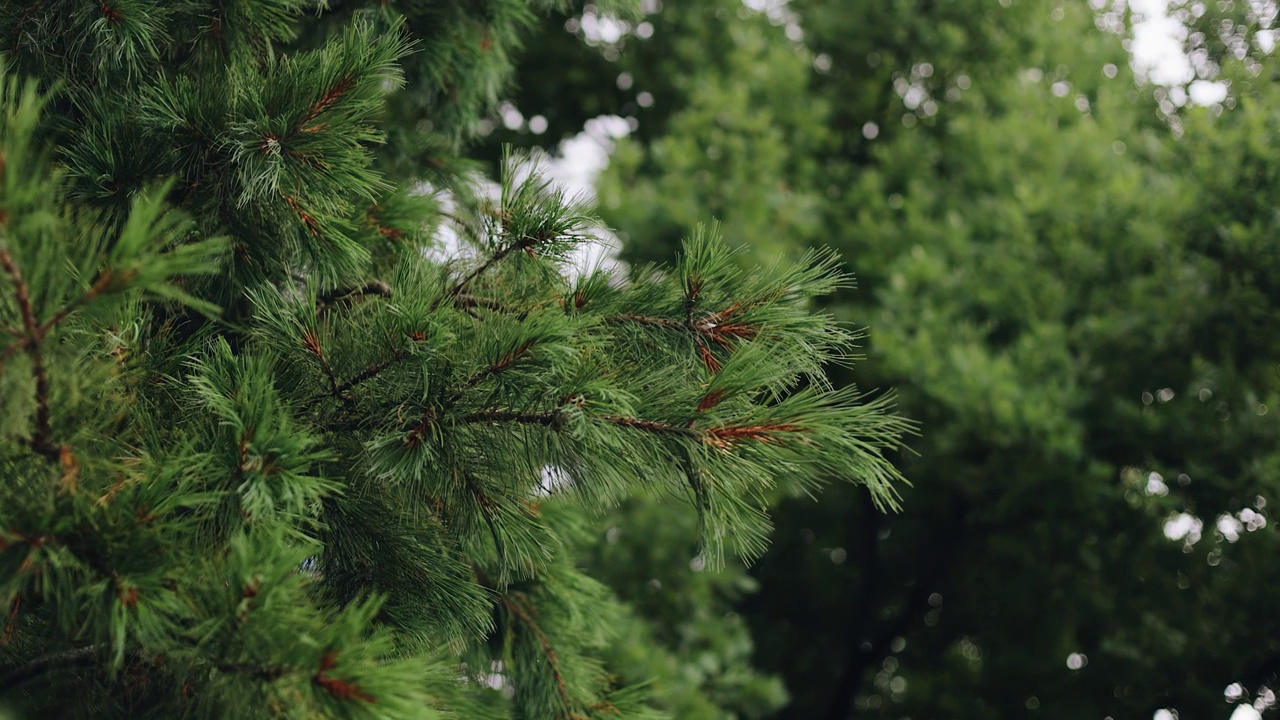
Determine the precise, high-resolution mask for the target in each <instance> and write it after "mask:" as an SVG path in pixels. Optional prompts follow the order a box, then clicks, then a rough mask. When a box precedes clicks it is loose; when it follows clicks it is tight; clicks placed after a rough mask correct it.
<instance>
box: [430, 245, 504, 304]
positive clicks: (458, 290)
mask: <svg viewBox="0 0 1280 720" xmlns="http://www.w3.org/2000/svg"><path fill="white" fill-rule="evenodd" d="M518 247H520V243H519V242H513V243H511V244H510V245H507V246H506V247H504V248H502V249H501V250H499V251H497V252H496V253H494V254H493V255H490V256H489V259H488V260H485V261H484V263H482V264H481V265H480V266H479V267H477V268H475V269H474V270H472V271H471V272H469V273H467V274H466V275H465V276H464V277H463V278H462V279H461V280H459V281H458V282H457V284H455V285H454V286H453V287H451V288H449V290H448V292H447V293H445V294H446V295H448V296H449V297H451V298H456V297H458V296H459V295H460V294H462V291H463V289H464V288H466V287H467V284H468V283H470V282H471V281H472V280H475V279H476V278H478V277H480V276H481V275H483V274H484V273H485V272H487V271H488V270H489V268H491V267H493V266H494V265H496V264H497V263H498V262H500V261H501V260H502V259H503V258H505V257H506V256H508V255H510V254H511V253H512V252H513V251H514V250H515V249H516V248H518Z"/></svg>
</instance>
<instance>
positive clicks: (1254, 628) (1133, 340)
mask: <svg viewBox="0 0 1280 720" xmlns="http://www.w3.org/2000/svg"><path fill="white" fill-rule="evenodd" d="M1005 5H1007V6H1008V7H1005ZM771 7H772V6H771ZM1174 9H1175V11H1176V12H1177V13H1178V15H1177V16H1178V17H1179V18H1180V19H1182V20H1183V21H1185V22H1187V23H1189V24H1190V25H1191V28H1190V31H1189V32H1188V34H1187V38H1186V41H1187V45H1188V49H1189V50H1190V52H1191V58H1192V60H1193V61H1194V64H1193V69H1194V70H1195V72H1196V73H1197V75H1196V76H1195V77H1196V78H1198V79H1201V80H1217V81H1225V82H1229V95H1228V96H1227V97H1226V98H1225V99H1224V100H1223V101H1222V102H1221V103H1219V104H1214V105H1210V106H1207V107H1194V106H1191V105H1190V104H1188V103H1187V102H1186V98H1187V92H1186V88H1185V87H1176V88H1166V87H1153V86H1152V85H1150V84H1146V83H1144V81H1143V80H1142V79H1141V78H1135V77H1134V75H1133V74H1132V72H1131V70H1130V57H1129V55H1128V53H1127V52H1126V50H1125V46H1124V43H1125V42H1127V40H1126V37H1125V36H1126V35H1128V34H1129V33H1130V22H1131V21H1132V19H1133V18H1131V17H1130V16H1129V14H1128V10H1127V9H1126V8H1125V7H1124V6H1123V5H1116V6H1112V5H1106V4H1102V5H1098V4H1095V5H1093V6H1088V5H1086V4H1084V3H1050V2H1043V3H1041V2H1016V1H1015V2H1012V3H1002V4H1001V5H1000V6H999V7H997V6H994V5H992V4H990V3H964V2H951V3H924V2H920V3H912V2H907V3H850V2H844V1H840V0H819V1H814V2H808V1H803V2H802V1H799V0H797V1H796V2H792V3H788V4H787V5H786V6H785V7H784V8H777V7H772V9H771V10H769V11H767V12H754V13H753V12H749V11H746V10H744V9H743V8H742V7H741V6H739V5H738V4H737V3H732V2H723V3H720V2H705V3H681V4H679V7H675V6H674V5H673V4H670V3H669V4H667V5H665V6H663V7H662V8H661V10H660V12H656V13H655V14H654V15H651V16H650V17H648V18H646V21H647V22H649V23H650V24H651V25H652V27H653V28H654V31H653V33H652V37H651V38H650V39H644V38H641V37H640V36H639V35H636V34H632V35H628V36H626V37H625V38H624V39H623V40H622V41H621V42H620V43H619V45H621V49H620V55H619V59H618V61H617V63H616V64H611V63H609V62H608V60H607V58H606V59H605V60H604V61H598V60H592V59H591V58H593V57H594V56H596V55H599V54H600V50H599V44H598V43H597V45H596V46H594V47H593V46H591V45H580V46H579V53H580V54H581V55H582V56H583V57H584V60H583V62H582V63H581V64H580V66H584V67H598V68H600V75H599V76H597V77H593V78H590V79H589V81H586V82H583V84H581V85H575V86H573V87H572V89H567V88H564V87H559V88H558V89H557V90H556V91H555V92H554V93H552V92H539V91H538V88H540V87H542V86H543V85H544V84H545V82H546V81H545V80H538V79H528V80H526V79H524V78H521V86H522V87H527V86H531V87H532V88H533V90H532V91H523V92H522V93H521V94H519V95H516V96H515V97H516V98H518V100H517V106H518V107H519V108H520V110H521V111H522V112H523V113H525V114H526V115H533V114H535V113H536V114H544V115H546V116H547V117H551V116H553V115H554V114H555V112H556V111H555V110H554V109H544V108H543V107H542V106H541V105H538V104H537V103H538V102H539V101H543V102H549V101H550V100H552V99H554V98H555V97H574V98H578V97H580V96H582V95H584V94H586V95H592V94H593V93H594V94H596V95H598V96H600V97H604V98H613V97H615V96H616V93H615V91H614V87H616V86H617V83H616V82H615V78H616V77H619V73H627V74H628V76H629V77H631V78H634V79H636V82H635V83H634V84H633V85H631V87H630V90H629V93H630V99H632V100H634V98H635V97H638V94H639V93H649V94H650V95H651V96H652V102H651V103H649V104H650V107H651V108H652V110H646V109H644V108H641V107H638V106H637V107H635V108H632V107H630V106H628V105H627V104H625V103H622V104H613V105H608V104H607V103H604V102H600V103H599V105H600V106H601V107H603V108H606V109H605V110H604V111H605V112H613V113H618V114H620V115H623V116H624V117H626V116H630V117H634V118H635V119H636V121H637V123H638V126H637V131H636V132H635V133H634V134H633V135H632V136H630V137H628V138H627V139H625V140H623V141H621V142H620V143H619V146H618V148H617V150H616V151H615V152H614V154H613V155H612V157H611V159H610V165H609V168H608V169H607V170H606V171H605V173H604V175H603V176H602V177H601V179H600V184H599V191H600V196H601V202H602V206H603V208H604V209H605V215H606V217H607V218H609V220H610V221H611V223H612V224H613V225H614V226H615V227H616V228H617V229H618V230H619V232H620V234H622V235H623V236H624V237H625V238H627V239H628V242H629V244H628V246H627V248H626V250H625V251H624V255H625V256H627V257H630V258H654V257H662V256H665V255H668V254H670V252H671V251H672V248H673V247H674V246H673V240H674V239H675V238H678V237H679V236H680V235H681V234H682V232H683V228H685V227H688V226H689V224H690V223H692V222H693V218H696V217H698V216H699V213H700V212H702V213H705V212H712V213H714V214H716V215H717V216H719V217H721V218H722V219H723V221H724V222H725V225H726V227H732V228H735V232H734V237H736V238H741V239H744V240H748V241H749V242H751V243H753V252H755V253H758V254H760V255H764V256H770V255H777V254H779V253H786V252H796V251H797V250H798V248H795V247H794V246H789V244H788V241H786V240H783V238H800V239H806V240H808V241H810V242H813V241H819V242H832V243H835V244H836V245H837V246H838V247H840V248H841V249H842V250H843V251H844V252H845V253H846V254H847V255H848V256H849V257H851V258H853V259H854V260H855V262H856V265H857V269H858V271H859V272H858V274H859V286H860V287H859V288H858V289H857V290H856V291H851V292H846V293H843V294H842V295H841V296H839V299H838V301H837V304H835V305H834V306H833V309H834V311H835V312H836V313H837V314H839V315H840V316H842V317H846V318H851V319H856V320H857V321H859V322H865V323H868V324H869V325H870V327H871V328H872V333H871V335H870V338H869V340H868V345H867V352H868V354H869V355H870V357H872V358H873V359H874V362H872V363H869V364H867V365H866V366H862V367H860V368H859V369H858V370H857V371H855V372H854V373H852V374H848V375H843V376H842V377H844V378H846V379H847V380H854V379H856V380H857V381H859V382H860V383H861V384H862V385H864V386H872V387H874V386H879V385H893V386H895V387H898V388H900V389H901V392H902V402H903V406H904V410H905V412H906V414H908V415H909V416H911V417H913V418H917V419H919V420H920V421H921V422H922V437H921V439H920V440H919V441H918V442H913V443H912V447H913V449H914V450H915V451H916V452H914V453H912V454H908V455H905V456H903V457H901V458H899V463H900V466H901V467H902V468H903V469H904V471H905V472H906V473H907V474H908V476H909V477H911V478H912V480H913V488H912V489H911V490H910V491H908V492H907V493H906V502H907V506H908V507H909V508H910V511H909V512H907V513H904V514H902V515H900V516H893V517H881V516H879V515H878V514H876V513H875V512H874V506H873V504H872V503H871V502H870V501H869V498H868V497H867V496H865V495H863V494H861V493H859V492H857V491H856V490H837V491H835V492H831V493H828V494H826V495H824V499H823V502H822V503H820V504H812V503H809V502H806V501H804V500H786V501H783V502H782V503H780V504H779V505H778V506H777V509H776V511H775V514H776V516H777V530H776V532H775V543H774V544H773V545H772V546H771V548H770V550H769V551H768V553H766V555H765V557H764V558H762V560H761V561H760V562H758V563H757V564H756V565H755V566H753V567H752V569H751V575H752V576H753V577H754V578H756V579H757V580H758V581H759V586H760V592H759V593H757V594H754V595H750V596H746V597H745V598H744V599H743V600H742V601H741V602H740V604H739V607H740V609H741V611H742V612H743V613H744V614H745V615H746V616H747V618H748V620H749V622H750V624H751V627H752V632H753V635H754V639H755V642H756V646H757V652H756V654H755V659H756V663H757V665H758V666H759V667H760V668H762V669H764V670H768V671H772V672H777V673H780V674H781V675H782V676H783V677H784V679H785V681H786V684H787V688H788V691H789V694H790V697H791V701H790V704H789V705H788V706H787V707H786V709H785V710H783V711H782V712H781V713H780V714H779V716H780V717H794V718H814V717H828V718H833V719H834V718H845V717H854V716H856V717H886V718H889V717H895V718H896V717H935V716H941V717H949V716H958V717H966V718H970V717H972V718H983V717H990V718H1003V717H1010V716H1015V715H1017V716H1020V715H1022V714H1023V713H1026V712H1028V711H1032V710H1034V711H1035V713H1036V714H1037V715H1040V716H1044V717H1055V718H1077V717H1090V716H1093V717H1104V716H1111V717H1131V716H1133V717H1150V716H1151V715H1152V713H1153V712H1155V711H1156V710H1157V709H1162V708H1169V709H1173V710H1176V711H1178V712H1181V713H1183V714H1185V716H1195V717H1226V716H1228V715H1230V714H1231V713H1232V710H1233V706H1234V701H1236V700H1240V699H1243V700H1244V701H1247V702H1254V701H1255V700H1256V701H1257V704H1258V706H1259V707H1261V708H1266V707H1268V706H1269V701H1268V698H1269V697H1272V696H1271V695H1270V691H1269V690H1268V688H1269V687H1272V686H1274V684H1275V683H1276V682H1277V668H1278V667H1280V665H1277V663H1276V660H1275V658H1276V657H1277V656H1280V652H1278V651H1280V647H1278V646H1277V645H1276V641H1275V638H1276V637H1278V635H1277V632H1276V630H1277V629H1276V628H1275V627H1274V618H1273V616H1272V613H1271V612H1270V609H1271V608H1272V607H1274V605H1275V602H1276V596H1275V593H1274V590H1273V588H1272V587H1271V585H1270V584H1268V583H1266V582H1259V578H1261V577H1265V573H1266V571H1265V569H1264V568H1265V565H1264V563H1265V562H1266V560H1265V558H1268V557H1271V556H1274V553H1275V550H1276V547H1275V544H1276V542H1277V540H1276V535H1275V529H1274V527H1273V526H1272V525H1270V524H1268V522H1267V518H1266V508H1267V503H1268V502H1274V501H1275V495H1276V492H1275V491H1276V489H1277V488H1276V485H1277V474H1276V472H1275V462H1276V455H1275V450H1274V448H1275V447H1276V443H1275V437H1276V432H1277V430H1276V426H1275V424H1274V423H1275V420H1274V418H1275V414H1274V412H1271V411H1270V410H1271V409H1272V408H1274V407H1275V400H1276V397H1275V396H1276V391H1277V367H1278V366H1277V365H1276V364H1275V362H1276V357H1277V348H1276V347H1275V346H1274V344H1273V341H1272V338H1274V337H1275V333H1274V332H1273V331H1272V330H1271V329H1270V328H1271V325H1272V324H1273V323H1274V322H1275V316H1276V312H1275V310H1276V307H1277V295H1276V293H1277V289H1278V285H1277V278H1276V277H1274V273H1273V268H1274V266H1275V264H1274V263H1272V262H1269V261H1268V260H1267V258H1269V257H1271V256H1272V255H1273V254H1274V252H1275V242H1274V228H1273V223H1274V222H1275V217H1274V215H1275V214H1274V210H1273V206H1274V198H1275V196H1276V190H1277V188H1276V178H1275V175H1274V173H1273V172H1271V171H1268V170H1266V168H1270V167H1272V165H1273V158H1274V156H1275V154H1276V152H1277V148H1276V146H1275V144H1274V143H1273V142H1272V138H1274V137H1276V132H1275V130H1276V127H1275V125H1276V123H1277V121H1278V120H1280V118H1278V117H1277V116H1276V114H1275V111H1274V108H1275V100H1274V95H1275V93H1276V87H1275V69H1274V67H1275V63H1274V61H1273V59H1272V58H1270V56H1269V55H1268V53H1267V52H1266V51H1265V48H1266V47H1267V45H1266V38H1265V37H1262V38H1261V39H1259V34H1260V33H1259V32H1258V31H1260V30H1264V29H1265V28H1266V27H1268V23H1270V22H1271V20H1272V19H1269V18H1268V17H1267V16H1266V14H1265V12H1263V11H1260V10H1258V9H1256V8H1254V7H1253V6H1246V5H1243V4H1241V5H1234V4H1232V3H1223V4H1220V5H1216V6H1214V7H1212V8H1210V7H1207V6H1202V5H1188V6H1185V7H1183V6H1175V8H1174ZM712 17H714V18H718V19H720V20H722V21H723V22H721V23H719V24H716V25H715V29H714V30H708V29H707V27H708V25H711V24H713V23H710V22H709V21H708V18H712ZM1228 21H1229V22H1228ZM549 22H554V21H549ZM571 26H572V24H571ZM1261 34H1262V35H1264V36H1265V33H1261ZM722 38H729V40H728V42H729V47H728V49H726V47H725V46H724V42H725V41H724V40H723V39H722ZM552 42H554V43H555V44H556V47H561V48H563V47H565V45H564V44H563V43H564V39H563V38H562V39H561V40H554V41H552ZM704 47H705V48H707V50H706V51H705V52H706V56H703V55H700V54H699V53H700V48H704ZM682 53H683V54H682ZM592 63H595V64H594V65H592ZM657 69H661V71H660V72H659V71H658V70H657ZM658 76H660V77H661V79H660V80H659V81H656V82H653V83H650V84H646V83H644V82H640V80H639V79H641V78H650V77H658ZM575 80H576V78H575ZM597 87H599V88H603V90H600V91H595V90H593V88H597ZM703 89H705V92H702V90H703ZM587 106H593V105H590V103H588V104H587ZM526 139H531V138H529V137H528V136H526ZM551 139H553V140H554V139H555V138H554V137H552V138H551ZM796 208H802V210H801V211H798V212H795V209H796ZM1228 701H1230V702H1228Z"/></svg>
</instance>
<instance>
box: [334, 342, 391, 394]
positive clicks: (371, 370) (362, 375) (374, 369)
mask: <svg viewBox="0 0 1280 720" xmlns="http://www.w3.org/2000/svg"><path fill="white" fill-rule="evenodd" d="M408 356H409V354H408V353H407V352H405V350H404V348H396V349H395V350H394V351H393V352H392V353H391V357H390V358H388V359H386V360H383V361H382V362H377V363H372V364H370V365H369V366H368V367H366V368H365V369H364V370H361V371H360V372H359V373H357V374H356V375H355V376H353V377H352V378H350V379H349V380H346V381H344V382H341V383H338V384H337V386H336V387H334V392H336V393H338V394H339V395H345V394H346V393H347V392H348V391H350V390H351V389H352V388H354V387H355V386H357V385H359V384H360V383H362V382H365V381H368V380H372V379H373V378H375V377H377V376H378V375H379V374H380V373H381V372H382V371H383V370H386V369H387V368H389V367H391V366H392V365H394V364H396V363H397V362H398V361H400V360H403V359H404V358H406V357H408Z"/></svg>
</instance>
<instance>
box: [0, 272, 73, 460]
mask: <svg viewBox="0 0 1280 720" xmlns="http://www.w3.org/2000/svg"><path fill="white" fill-rule="evenodd" d="M0 266H3V267H4V269H5V272H7V273H9V277H10V279H12V281H13V287H14V295H15V297H16V299H17V301H18V312H19V313H20V314H21V315H22V330H23V333H24V334H25V335H26V343H25V346H26V347H25V349H26V351H27V356H28V357H30V358H31V374H32V376H33V377H34V378H35V381H36V427H35V432H34V434H33V435H32V437H31V449H32V450H34V451H35V452H37V453H39V454H41V455H43V456H45V457H46V458H48V459H50V460H54V461H57V460H58V457H59V452H58V448H56V447H54V445H53V428H52V425H51V422H50V416H51V412H50V408H49V374H48V373H47V372H46V371H45V366H44V353H43V352H42V351H41V348H40V341H41V340H43V339H44V332H45V331H42V330H41V327H40V325H38V324H37V323H36V316H35V312H34V311H33V310H32V308H31V296H30V293H29V291H28V289H27V283H26V281H25V280H23V279H22V271H21V270H19V269H18V264H17V263H16V262H15V261H14V259H13V255H11V254H10V253H9V250H8V248H4V249H0ZM15 352H16V351H15ZM8 355H12V353H10V352H6V356H8Z"/></svg>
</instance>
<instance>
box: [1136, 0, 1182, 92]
mask: <svg viewBox="0 0 1280 720" xmlns="http://www.w3.org/2000/svg"><path fill="white" fill-rule="evenodd" d="M1129 8H1130V9H1131V10H1133V28H1132V30H1133V44H1132V45H1131V46H1130V48H1129V49H1130V51H1131V52H1132V53H1133V69H1134V71H1135V72H1137V73H1138V74H1139V75H1140V76H1143V77H1147V78H1149V79H1150V80H1151V81H1152V82H1154V83H1156V84H1158V85H1185V84H1187V83H1189V82H1191V81H1192V80H1194V79H1195V70H1193V69H1192V67H1191V60H1190V58H1188V57H1187V54H1186V53H1185V52H1183V51H1182V42H1183V40H1185V39H1186V37H1187V28H1186V27H1185V26H1184V25H1183V24H1182V23H1180V22H1178V21H1177V20H1176V19H1174V18H1172V17H1169V2H1168V0H1129Z"/></svg>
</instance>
